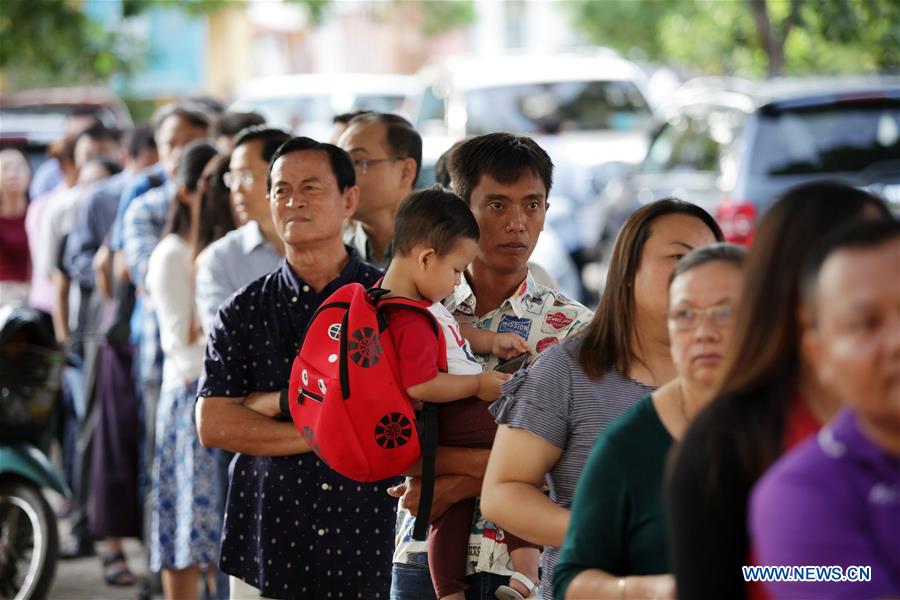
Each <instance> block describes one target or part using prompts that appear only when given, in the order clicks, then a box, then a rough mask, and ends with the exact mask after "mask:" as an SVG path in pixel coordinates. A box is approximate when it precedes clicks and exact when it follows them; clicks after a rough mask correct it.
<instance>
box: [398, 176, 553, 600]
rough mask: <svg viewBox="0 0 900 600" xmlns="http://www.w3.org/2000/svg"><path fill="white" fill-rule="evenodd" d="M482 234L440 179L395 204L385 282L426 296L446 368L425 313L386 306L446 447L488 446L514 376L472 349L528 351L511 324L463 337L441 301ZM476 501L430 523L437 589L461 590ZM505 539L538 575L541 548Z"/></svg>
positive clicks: (407, 381) (409, 386)
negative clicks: (497, 403) (480, 359)
mask: <svg viewBox="0 0 900 600" xmlns="http://www.w3.org/2000/svg"><path fill="white" fill-rule="evenodd" d="M478 236H479V231H478V224H477V223H476V221H475V217H474V216H473V215H472V212H471V211H470V209H469V207H468V206H466V204H465V203H464V202H463V201H462V200H461V199H460V198H459V197H458V196H456V195H455V194H452V193H450V192H447V191H445V190H443V189H440V188H437V187H435V188H431V189H427V190H421V191H418V192H414V193H412V194H410V195H409V196H408V197H407V198H406V200H404V201H403V203H402V204H401V205H400V209H399V211H398V212H397V221H396V224H395V229H394V258H393V261H392V262H391V265H390V267H388V270H387V273H386V274H385V276H384V280H383V281H382V284H381V287H383V288H384V289H386V290H390V291H389V293H388V296H390V297H397V296H400V297H405V298H409V299H412V300H415V301H418V302H420V303H421V305H422V306H423V307H425V308H427V309H428V310H429V311H430V312H431V313H432V315H434V317H435V319H436V320H437V322H438V323H439V324H440V326H441V327H442V328H443V333H444V339H445V342H446V345H447V371H448V372H447V373H440V372H438V367H437V364H438V346H437V337H436V335H435V333H434V329H433V327H432V324H431V322H430V320H429V319H428V318H427V317H425V316H424V315H421V314H417V313H416V312H414V311H409V310H403V309H402V308H397V309H392V310H390V311H389V312H388V314H387V318H388V328H389V330H390V333H391V336H392V338H393V340H394V345H395V347H396V348H397V353H398V358H399V364H400V379H401V383H402V385H403V387H404V388H405V389H406V391H407V393H408V394H409V396H410V397H411V398H412V399H413V400H415V401H417V402H435V403H440V404H442V406H441V407H440V408H439V410H438V443H439V444H440V445H443V446H461V447H470V448H490V447H491V445H492V443H493V440H494V434H495V433H496V430H497V425H496V423H495V422H494V419H493V417H492V416H491V415H490V413H489V412H488V403H490V402H493V401H494V400H496V399H497V398H498V397H499V396H500V384H501V383H503V381H505V380H506V379H508V378H509V376H508V375H504V374H501V373H497V372H496V371H483V369H482V367H481V365H480V364H479V363H477V362H476V361H475V358H474V357H473V355H472V351H471V349H474V350H475V351H476V352H479V353H492V354H495V355H497V356H500V357H501V358H509V357H511V356H515V355H518V354H522V353H525V352H528V346H527V344H526V343H525V340H523V339H522V338H521V337H519V336H518V335H516V334H515V333H495V332H491V331H484V330H478V329H474V328H466V333H467V334H468V337H469V340H468V341H467V340H466V338H464V337H463V335H462V333H461V330H460V326H459V324H458V323H457V322H456V319H454V318H453V315H452V314H451V313H450V312H449V311H448V310H447V309H446V308H444V306H443V305H442V304H441V302H440V301H441V300H443V299H444V298H446V297H448V296H449V295H450V294H451V293H452V292H453V289H454V288H455V287H456V286H457V285H458V284H459V282H460V278H461V277H462V273H463V271H465V269H466V267H467V266H468V265H469V263H471V262H472V260H473V259H474V257H475V253H476V251H477V249H478ZM470 343H471V349H470ZM474 510H475V499H474V498H473V499H469V500H465V501H463V502H459V503H457V504H454V505H453V506H451V507H450V508H449V509H448V510H447V511H446V512H445V513H444V514H443V515H441V516H440V517H438V518H437V519H435V520H434V521H433V523H432V527H431V531H430V533H429V544H428V564H429V567H430V569H431V578H432V583H433V584H434V588H435V593H436V594H437V597H438V598H442V599H452V600H463V599H464V598H465V594H464V590H465V589H466V584H465V575H466V556H467V554H468V541H469V533H470V531H471V525H472V517H473V513H474ZM506 543H507V546H508V548H509V549H510V558H511V560H512V563H513V568H514V569H515V570H516V571H517V572H519V573H520V574H521V575H524V577H525V578H527V579H528V580H530V581H537V579H538V563H539V559H540V550H539V548H538V547H536V546H533V545H531V544H527V543H525V542H523V541H522V540H519V539H517V538H515V537H513V536H510V535H508V534H507V536H506ZM510 587H511V588H513V589H515V591H516V592H518V594H519V595H520V596H521V597H523V598H524V597H530V596H529V594H530V592H531V590H529V589H528V588H527V587H526V586H525V585H524V584H523V583H521V582H520V581H519V580H516V579H513V580H512V581H511V582H510ZM513 597H515V596H513Z"/></svg>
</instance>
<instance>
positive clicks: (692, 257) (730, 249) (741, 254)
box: [669, 242, 747, 287]
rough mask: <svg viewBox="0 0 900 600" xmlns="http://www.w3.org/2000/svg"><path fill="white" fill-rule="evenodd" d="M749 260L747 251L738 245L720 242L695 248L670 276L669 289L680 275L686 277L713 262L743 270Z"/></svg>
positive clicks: (679, 262) (680, 261)
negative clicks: (687, 274)
mask: <svg viewBox="0 0 900 600" xmlns="http://www.w3.org/2000/svg"><path fill="white" fill-rule="evenodd" d="M746 259H747V249H746V248H744V247H743V246H738V245H737V244H729V243H727V242H719V243H717V244H711V245H709V246H703V247H701V248H695V249H694V250H691V251H690V252H688V253H687V254H686V255H685V256H684V257H683V258H682V259H681V260H679V261H678V264H677V265H676V266H675V270H674V271H672V275H670V276H669V287H671V286H672V282H673V281H675V278H676V277H678V276H679V275H684V274H685V273H687V272H688V271H691V270H693V269H696V268H697V267H699V266H702V265H705V264H707V263H711V262H724V263H729V264H730V265H732V266H734V267H738V268H741V267H743V266H744V261H745V260H746Z"/></svg>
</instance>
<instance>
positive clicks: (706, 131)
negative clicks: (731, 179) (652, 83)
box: [640, 111, 744, 173]
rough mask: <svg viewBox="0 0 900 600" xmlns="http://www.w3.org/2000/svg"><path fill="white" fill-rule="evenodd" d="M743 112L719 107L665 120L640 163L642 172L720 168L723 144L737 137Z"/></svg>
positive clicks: (742, 119) (714, 169)
mask: <svg viewBox="0 0 900 600" xmlns="http://www.w3.org/2000/svg"><path fill="white" fill-rule="evenodd" d="M743 122H744V113H741V112H737V111H716V112H711V113H708V114H703V115H700V116H684V115H682V116H679V117H677V118H676V119H673V120H672V121H670V122H668V123H666V125H665V126H664V127H663V129H662V130H661V131H660V132H659V134H658V135H657V136H656V138H655V139H654V140H653V143H652V145H651V146H650V150H649V151H648V152H647V157H646V158H645V159H644V162H643V163H641V166H640V171H641V172H642V173H668V172H672V171H708V172H716V171H718V170H719V158H720V156H721V153H722V150H723V148H725V147H727V146H728V144H730V143H731V142H732V141H733V140H734V136H735V131H736V130H737V128H738V127H740V126H741V124H742V123H743Z"/></svg>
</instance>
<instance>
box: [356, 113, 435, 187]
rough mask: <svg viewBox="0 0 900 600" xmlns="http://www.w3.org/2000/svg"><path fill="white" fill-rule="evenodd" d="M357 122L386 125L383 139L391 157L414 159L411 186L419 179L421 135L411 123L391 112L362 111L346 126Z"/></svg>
mask: <svg viewBox="0 0 900 600" xmlns="http://www.w3.org/2000/svg"><path fill="white" fill-rule="evenodd" d="M357 123H383V124H384V125H385V127H386V131H385V139H386V140H387V144H388V146H389V147H390V149H391V153H393V155H394V156H393V158H411V159H413V160H414V161H416V176H415V178H414V179H413V186H415V185H416V181H417V180H418V179H419V171H421V170H422V136H420V135H419V132H418V131H416V129H415V127H413V125H412V123H410V122H409V121H407V120H406V119H404V118H403V117H401V116H400V115H395V114H392V113H382V112H372V111H367V112H363V113H362V114H361V115H358V116H356V117H354V118H353V119H351V120H350V122H349V123H348V124H347V126H348V127H350V126H352V125H356V124H357Z"/></svg>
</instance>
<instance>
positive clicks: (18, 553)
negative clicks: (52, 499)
mask: <svg viewBox="0 0 900 600" xmlns="http://www.w3.org/2000/svg"><path fill="white" fill-rule="evenodd" d="M58 557H59V532H58V531H57V528H56V517H55V516H54V514H53V512H52V511H51V510H50V506H49V505H48V504H47V500H46V499H45V498H44V496H43V495H42V494H41V491H40V489H39V488H38V487H37V486H35V485H32V484H30V483H26V482H24V481H21V480H13V481H2V482H0V599H3V600H6V599H7V598H10V599H15V600H32V599H34V600H38V599H40V598H46V597H47V595H48V592H49V591H50V585H51V584H52V583H53V576H54V575H55V574H56V561H57V559H58Z"/></svg>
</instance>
